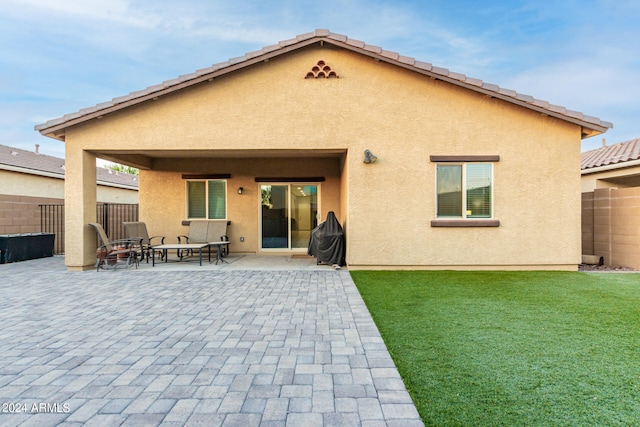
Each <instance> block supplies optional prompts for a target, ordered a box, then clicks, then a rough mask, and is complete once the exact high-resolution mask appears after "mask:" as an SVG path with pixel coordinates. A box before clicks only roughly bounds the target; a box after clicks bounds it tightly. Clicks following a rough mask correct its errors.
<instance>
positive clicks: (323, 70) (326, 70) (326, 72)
mask: <svg viewBox="0 0 640 427" xmlns="http://www.w3.org/2000/svg"><path fill="white" fill-rule="evenodd" d="M304 78H305V79H332V78H336V79H337V78H338V73H336V72H335V71H333V70H332V69H331V67H330V66H329V65H327V63H326V62H324V61H323V60H322V59H321V60H320V61H318V63H317V64H316V65H314V66H313V68H312V69H311V71H309V72H308V73H307V75H306V76H305V77H304Z"/></svg>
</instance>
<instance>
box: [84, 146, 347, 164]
mask: <svg viewBox="0 0 640 427" xmlns="http://www.w3.org/2000/svg"><path fill="white" fill-rule="evenodd" d="M91 153H93V154H95V156H96V157H98V158H101V159H104V160H108V161H111V162H115V163H120V164H123V165H128V166H133V167H136V168H139V169H153V165H154V160H156V159H157V160H160V159H206V158H209V159H248V158H285V159H286V158H292V159H295V158H338V159H341V158H343V157H344V156H345V155H346V153H347V150H346V149H344V148H333V149H332V148H330V149H317V150H302V149H286V150H275V149H271V150H126V151H125V150H95V151H91Z"/></svg>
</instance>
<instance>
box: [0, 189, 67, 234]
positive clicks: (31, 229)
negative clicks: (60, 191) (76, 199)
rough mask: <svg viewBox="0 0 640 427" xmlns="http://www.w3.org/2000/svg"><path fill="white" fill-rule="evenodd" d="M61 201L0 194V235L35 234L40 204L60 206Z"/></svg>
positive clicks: (37, 229) (62, 201)
mask: <svg viewBox="0 0 640 427" xmlns="http://www.w3.org/2000/svg"><path fill="white" fill-rule="evenodd" d="M62 203H64V200H63V199H54V198H47V197H28V196H14V195H6V194H0V234H17V233H37V232H39V231H41V230H40V207H39V205H41V204H62Z"/></svg>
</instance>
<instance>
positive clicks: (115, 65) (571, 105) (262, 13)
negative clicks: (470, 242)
mask: <svg viewBox="0 0 640 427" xmlns="http://www.w3.org/2000/svg"><path fill="white" fill-rule="evenodd" d="M639 20H640V1H638V0H615V1H614V0H611V1H610V0H602V1H594V0H556V1H547V0H538V1H535V0H532V1H520V0H502V1H499V0H493V1H492V0H468V1H464V0H463V1H457V0H414V1H410V0H388V1H387V0H343V1H333V0H325V1H293V0H291V1H290V0H268V1H265V0H262V1H244V0H236V1H229V0H208V1H205V0H202V1H198V0H180V1H176V0H2V1H1V2H0V144H3V145H9V146H13V147H18V148H23V149H28V150H33V149H35V144H40V152H42V153H44V154H50V155H54V156H58V157H64V144H63V143H62V142H59V141H57V140H53V139H50V138H46V137H43V136H41V135H40V134H39V133H38V132H36V131H34V130H33V127H34V125H36V124H40V123H43V122H45V121H47V120H50V119H53V118H58V117H61V116H63V115H64V114H67V113H72V112H76V111H78V110H80V109H82V108H86V107H91V106H94V105H96V104H99V103H101V102H104V101H109V100H111V99H112V98H115V97H118V96H122V95H126V94H128V93H129V92H133V91H137V90H141V89H144V88H146V87H148V86H152V85H155V84H158V83H161V82H162V81H164V80H169V79H173V78H175V77H178V76H179V75H182V74H188V73H191V72H193V71H195V70H197V69H201V68H205V67H208V66H210V65H212V64H215V63H218V62H223V61H226V60H227V59H229V58H233V57H237V56H242V55H244V54H245V53H246V52H251V51H255V50H258V49H260V48H262V47H264V46H268V45H272V44H275V43H277V42H278V41H280V40H284V39H290V38H293V37H295V36H296V35H298V34H304V33H308V32H311V31H313V30H315V29H328V30H330V31H332V32H334V33H339V34H343V35H346V36H348V37H350V38H352V39H356V40H361V41H364V42H366V43H368V44H373V45H377V46H380V47H382V48H384V49H386V50H391V51H396V52H399V53H400V54H402V55H405V56H411V57H414V58H416V59H417V60H420V61H424V62H430V63H432V64H433V65H434V66H439V67H443V68H448V69H449V70H451V71H454V72H457V73H462V74H466V75H467V76H469V77H474V78H478V79H482V80H484V81H486V82H488V83H493V84H497V85H499V86H501V87H504V88H507V89H513V90H516V91H517V92H520V93H522V94H526V95H531V96H533V97H535V98H538V99H543V100H546V101H549V102H550V103H552V104H557V105H562V106H564V107H567V108H568V109H571V110H576V111H580V112H582V113H585V114H587V115H590V116H595V117H598V118H600V119H602V120H605V121H608V122H613V124H614V128H613V129H612V130H609V131H608V132H607V133H606V134H604V135H601V136H596V137H593V138H588V139H585V140H584V141H583V143H582V149H583V151H586V150H589V149H593V148H597V147H600V146H601V145H602V138H603V137H605V138H606V139H607V143H608V144H609V145H610V144H613V143H617V142H623V141H627V140H629V139H634V138H640V124H639V123H638V119H640V83H639V82H640V25H638V22H639Z"/></svg>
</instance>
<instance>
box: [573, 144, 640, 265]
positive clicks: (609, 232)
mask: <svg viewBox="0 0 640 427" xmlns="http://www.w3.org/2000/svg"><path fill="white" fill-rule="evenodd" d="M581 174H582V253H583V255H593V256H595V257H596V258H597V259H600V258H602V259H603V261H604V263H606V264H609V265H616V266H623V267H630V268H634V269H636V270H640V139H632V140H630V141H625V142H621V143H618V144H613V145H607V144H606V141H605V140H603V144H602V147H601V148H598V149H596V150H591V151H586V152H584V153H582V155H581Z"/></svg>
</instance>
